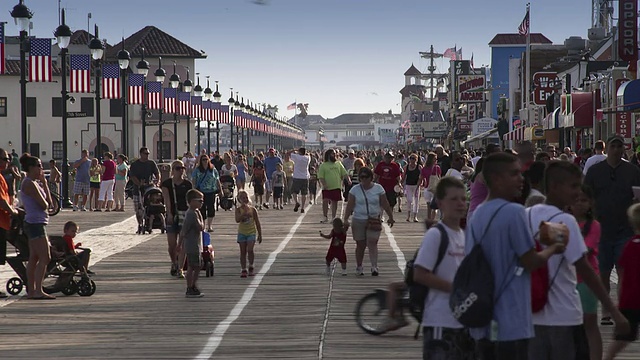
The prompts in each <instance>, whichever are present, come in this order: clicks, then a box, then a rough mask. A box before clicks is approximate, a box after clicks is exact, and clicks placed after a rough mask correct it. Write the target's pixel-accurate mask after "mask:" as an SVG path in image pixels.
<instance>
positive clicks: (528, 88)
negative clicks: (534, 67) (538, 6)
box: [524, 3, 531, 125]
mask: <svg viewBox="0 0 640 360" xmlns="http://www.w3.org/2000/svg"><path fill="white" fill-rule="evenodd" d="M530 11H531V3H527V17H528V21H529V24H528V29H527V51H526V60H525V61H526V77H525V103H524V104H525V109H526V111H527V123H528V124H527V125H531V119H530V118H529V117H530V113H529V103H530V102H531V12H530Z"/></svg>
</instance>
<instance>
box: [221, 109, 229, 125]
mask: <svg viewBox="0 0 640 360" xmlns="http://www.w3.org/2000/svg"><path fill="white" fill-rule="evenodd" d="M220 122H221V123H222V124H228V123H229V105H221V106H220Z"/></svg>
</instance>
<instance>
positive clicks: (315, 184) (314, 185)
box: [309, 181, 318, 195]
mask: <svg viewBox="0 0 640 360" xmlns="http://www.w3.org/2000/svg"><path fill="white" fill-rule="evenodd" d="M309 192H310V193H311V194H313V195H315V194H316V193H317V192H318V182H317V181H309Z"/></svg>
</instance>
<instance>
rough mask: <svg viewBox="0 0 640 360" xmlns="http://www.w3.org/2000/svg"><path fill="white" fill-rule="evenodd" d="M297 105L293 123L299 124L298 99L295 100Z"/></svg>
mask: <svg viewBox="0 0 640 360" xmlns="http://www.w3.org/2000/svg"><path fill="white" fill-rule="evenodd" d="M294 104H295V106H294V107H293V123H294V124H296V125H298V99H295V101H294Z"/></svg>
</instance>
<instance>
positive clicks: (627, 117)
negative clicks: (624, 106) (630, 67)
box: [616, 79, 631, 144]
mask: <svg viewBox="0 0 640 360" xmlns="http://www.w3.org/2000/svg"><path fill="white" fill-rule="evenodd" d="M627 81H629V80H628V79H618V80H616V93H617V91H618V89H619V88H620V86H622V84H624V83H626V82H627ZM616 133H617V134H620V136H622V138H623V139H624V142H625V144H631V113H630V112H628V111H622V112H616Z"/></svg>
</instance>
